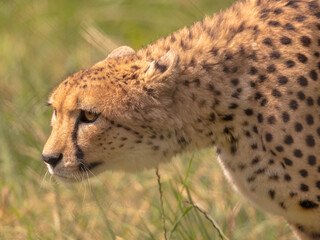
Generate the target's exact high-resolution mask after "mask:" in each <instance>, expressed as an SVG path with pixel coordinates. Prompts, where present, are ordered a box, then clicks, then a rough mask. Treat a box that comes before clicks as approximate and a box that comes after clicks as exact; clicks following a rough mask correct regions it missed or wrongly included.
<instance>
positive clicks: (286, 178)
mask: <svg viewBox="0 0 320 240" xmlns="http://www.w3.org/2000/svg"><path fill="white" fill-rule="evenodd" d="M284 179H285V180H286V181H288V182H289V181H291V176H290V175H289V174H287V173H286V174H285V175H284Z"/></svg>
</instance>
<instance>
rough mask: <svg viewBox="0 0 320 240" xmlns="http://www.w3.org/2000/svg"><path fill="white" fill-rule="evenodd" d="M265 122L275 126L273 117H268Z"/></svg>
mask: <svg viewBox="0 0 320 240" xmlns="http://www.w3.org/2000/svg"><path fill="white" fill-rule="evenodd" d="M267 121H268V123H269V124H275V122H276V118H275V116H269V117H268V119H267Z"/></svg>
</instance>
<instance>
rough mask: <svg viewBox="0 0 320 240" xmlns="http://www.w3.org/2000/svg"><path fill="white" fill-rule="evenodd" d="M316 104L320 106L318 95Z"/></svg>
mask: <svg viewBox="0 0 320 240" xmlns="http://www.w3.org/2000/svg"><path fill="white" fill-rule="evenodd" d="M317 104H318V106H320V97H318V100H317Z"/></svg>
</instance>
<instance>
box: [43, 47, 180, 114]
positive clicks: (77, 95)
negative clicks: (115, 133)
mask: <svg viewBox="0 0 320 240" xmlns="http://www.w3.org/2000/svg"><path fill="white" fill-rule="evenodd" d="M115 51H116V53H111V54H110V55H111V56H119V53H117V50H115ZM121 51H122V50H121ZM121 51H120V53H121V54H122V55H121V56H120V57H108V58H106V59H105V60H103V61H101V62H98V63H97V64H95V65H94V66H93V67H91V68H89V69H87V70H82V71H79V72H77V73H75V74H73V75H72V76H70V77H68V78H67V79H66V80H64V81H63V82H62V83H60V85H59V86H58V87H57V88H56V89H55V90H54V91H53V93H52V94H51V96H50V98H49V104H51V105H52V106H53V107H54V108H55V109H56V110H57V111H59V110H60V111H61V110H62V109H66V110H69V111H73V110H76V109H82V110H87V111H94V112H99V113H102V114H105V115H106V116H110V115H111V116H113V115H119V114H122V113H123V112H126V111H128V110H137V109H139V108H140V109H143V108H144V107H145V106H153V107H154V106H157V105H159V104H160V103H159V101H158V98H159V96H160V95H161V94H162V95H163V93H159V92H157V91H158V90H159V89H160V91H162V90H163V92H166V90H168V91H167V92H170V91H172V88H171V87H170V86H169V84H168V83H164V82H161V81H159V82H154V81H151V79H152V80H154V79H155V78H158V79H168V76H169V75H170V74H172V72H174V68H175V66H176V65H177V60H178V56H177V54H176V53H175V52H174V51H169V52H168V53H167V54H165V55H164V56H162V57H161V58H159V59H158V61H155V60H147V59H143V60H141V59H140V58H139V57H138V56H137V55H135V54H134V53H132V51H130V54H129V55H123V53H122V52H121ZM125 53H126V54H127V53H128V52H127V51H126V52H125ZM110 55H109V56H110ZM166 84H167V85H168V87H167V88H165V87H164V86H165V85H166ZM155 85H157V86H155Z"/></svg>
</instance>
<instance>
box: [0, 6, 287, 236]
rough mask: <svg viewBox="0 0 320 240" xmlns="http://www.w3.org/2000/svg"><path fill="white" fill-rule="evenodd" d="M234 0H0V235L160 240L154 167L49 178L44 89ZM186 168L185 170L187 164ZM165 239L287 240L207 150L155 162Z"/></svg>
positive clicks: (284, 228)
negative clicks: (73, 179) (77, 178)
mask: <svg viewBox="0 0 320 240" xmlns="http://www.w3.org/2000/svg"><path fill="white" fill-rule="evenodd" d="M232 2H233V1H231V0H197V1H196V0H171V1H169V0H119V1H116V0H93V1H85V0H72V1H69V0H68V1H67V0H55V1H46V0H11V1H5V0H0V239H97V240H99V239H117V240H120V239H162V236H163V231H162V225H161V211H160V200H159V194H158V186H157V179H156V176H155V172H154V171H145V172H142V173H139V174H131V175H127V174H124V173H116V172H115V173H112V172H106V173H104V174H101V175H100V176H99V177H97V178H95V179H90V180H89V181H88V182H83V183H80V184H75V185H73V184H65V183H60V182H58V183H57V182H56V181H55V180H54V179H53V178H52V177H51V176H49V174H48V173H47V170H46V168H45V167H44V164H43V163H42V161H41V158H40V156H41V151H42V147H43V145H44V143H45V141H46V139H47V137H48V136H49V133H50V126H49V121H50V116H51V113H52V110H51V109H50V108H47V107H45V102H46V100H47V97H48V94H49V93H50V91H51V90H52V89H53V88H54V87H55V86H56V85H57V84H58V83H59V82H60V81H61V80H63V79H64V78H65V77H66V76H68V75H69V74H71V73H73V72H76V71H79V70H80V69H84V68H88V67H90V66H91V65H92V64H94V63H95V62H97V61H99V60H101V59H103V58H105V57H106V56H107V54H108V53H109V52H110V51H111V50H112V49H113V48H115V47H117V46H120V45H130V46H132V47H133V48H135V49H139V48H141V47H143V46H145V45H147V44H148V43H149V42H151V41H155V40H156V39H158V38H159V37H161V36H164V35H167V34H169V33H171V32H173V31H175V30H177V29H179V28H181V27H183V26H185V25H190V24H191V23H192V22H194V21H197V20H200V19H201V18H202V17H204V16H205V15H211V14H212V13H214V12H217V11H219V10H220V9H225V8H226V7H228V6H230V5H231V4H232ZM189 166H190V168H189ZM160 173H161V177H162V182H163V191H164V210H165V214H166V221H167V223H166V227H167V229H168V236H170V239H219V237H218V236H219V235H218V234H217V232H216V231H215V229H213V227H212V226H211V224H210V223H209V222H208V221H207V220H206V219H205V218H204V216H203V215H201V214H200V213H199V212H197V211H196V210H195V209H192V208H189V205H188V204H187V203H185V201H184V200H189V201H193V202H195V203H197V204H199V205H200V206H201V207H202V208H204V209H205V210H207V211H208V213H209V215H210V216H211V217H212V218H214V219H215V221H216V222H217V223H218V224H219V226H220V227H221V229H222V230H223V232H224V233H225V234H226V235H227V236H228V237H229V238H230V239H236V240H241V239H243V240H249V239H252V240H254V239H258V238H259V239H260V240H264V239H266V240H267V239H270V240H271V239H280V240H281V239H283V240H284V239H292V237H293V236H292V234H291V233H290V230H289V228H288V227H287V226H286V224H285V223H284V222H283V221H282V220H281V219H279V218H276V217H273V216H269V215H265V214H264V213H262V212H261V211H259V210H256V209H255V208H253V207H252V206H251V204H250V203H248V202H247V201H246V200H245V199H244V198H242V197H241V196H240V195H238V194H237V193H235V192H234V190H233V189H232V188H231V187H230V186H229V184H228V183H227V181H226V180H225V178H224V177H223V174H222V171H221V169H220V167H219V166H218V163H217V161H216V157H215V155H214V151H213V150H207V151H202V152H197V153H194V155H193V157H192V155H185V156H181V157H177V158H176V159H174V160H173V162H172V163H171V164H168V165H163V166H161V168H160Z"/></svg>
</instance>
